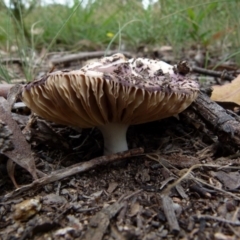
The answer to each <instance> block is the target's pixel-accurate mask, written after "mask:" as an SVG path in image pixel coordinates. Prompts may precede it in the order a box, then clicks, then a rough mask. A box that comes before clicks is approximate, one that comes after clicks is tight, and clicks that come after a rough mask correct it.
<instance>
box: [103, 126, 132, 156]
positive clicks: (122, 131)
mask: <svg viewBox="0 0 240 240" xmlns="http://www.w3.org/2000/svg"><path fill="white" fill-rule="evenodd" d="M128 127H129V125H128V124H122V123H108V124H106V125H103V126H100V127H98V129H99V130H100V131H101V133H102V135H103V139H104V155H109V154H113V153H118V152H123V151H126V150H128V145H127V139H126V134H127V129H128Z"/></svg>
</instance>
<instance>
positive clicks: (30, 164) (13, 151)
mask: <svg viewBox="0 0 240 240" xmlns="http://www.w3.org/2000/svg"><path fill="white" fill-rule="evenodd" d="M0 120H1V123H4V125H2V127H3V128H4V129H6V128H7V129H8V132H9V133H11V137H10V135H8V137H6V136H5V140H4V142H6V143H8V144H11V147H8V148H7V149H1V153H2V154H4V155H5V156H7V157H8V158H10V159H11V160H12V161H14V162H15V163H17V164H18V165H20V166H21V167H23V168H25V169H26V170H27V171H29V173H30V174H31V175H32V177H33V179H37V174H36V166H35V161H34V158H33V156H32V151H31V147H30V145H29V144H28V143H27V142H26V140H25V137H24V135H23V134H22V132H21V130H20V128H19V126H18V125H17V123H16V122H15V121H14V120H13V119H12V115H11V113H10V106H9V104H8V102H7V100H5V99H4V98H3V97H0ZM10 142H11V143H10Z"/></svg>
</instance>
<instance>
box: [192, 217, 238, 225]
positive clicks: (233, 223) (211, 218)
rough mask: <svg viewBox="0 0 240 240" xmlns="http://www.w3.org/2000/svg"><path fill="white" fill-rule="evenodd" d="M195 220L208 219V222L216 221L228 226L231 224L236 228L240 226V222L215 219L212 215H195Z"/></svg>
mask: <svg viewBox="0 0 240 240" xmlns="http://www.w3.org/2000/svg"><path fill="white" fill-rule="evenodd" d="M193 217H194V218H196V219H199V220H200V219H206V220H214V221H218V222H222V223H227V224H231V225H234V226H240V222H239V221H238V222H233V221H231V220H227V219H224V218H220V217H214V216H211V215H201V214H199V215H193Z"/></svg>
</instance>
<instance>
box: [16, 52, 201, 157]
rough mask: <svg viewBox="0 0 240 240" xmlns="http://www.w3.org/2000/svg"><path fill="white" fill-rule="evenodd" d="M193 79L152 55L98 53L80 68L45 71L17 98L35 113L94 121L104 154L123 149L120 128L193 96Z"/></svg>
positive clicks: (175, 109) (83, 123)
mask: <svg viewBox="0 0 240 240" xmlns="http://www.w3.org/2000/svg"><path fill="white" fill-rule="evenodd" d="M198 92H199V85H198V83H197V82H195V81H193V80H191V79H190V78H188V77H186V76H183V75H181V74H179V73H177V72H174V70H173V66H171V65H169V64H167V63H165V62H162V61H156V60H149V59H146V58H137V59H129V60H127V59H126V58H125V57H124V56H123V55H122V54H120V53H119V54H115V55H113V56H111V57H105V58H102V59H101V60H100V61H99V62H94V63H90V64H88V65H86V66H84V67H83V68H81V69H80V70H74V71H56V72H53V73H48V74H47V75H46V76H45V77H43V78H42V79H40V80H35V81H33V82H31V83H28V84H27V85H25V86H24V88H23V90H22V93H21V97H22V100H23V102H24V103H25V104H26V105H27V106H28V107H29V108H30V109H31V110H32V111H33V112H35V113H36V114H37V115H39V116H41V117H43V118H45V119H47V120H51V121H53V122H56V123H60V124H65V125H70V126H77V127H81V128H92V127H98V128H99V129H100V131H101V132H102V135H103V138H104V154H105V155H107V154H111V153H116V152H121V151H125V150H127V149H128V145H127V141H126V132H127V129H128V127H129V125H131V124H141V123H146V122H151V121H155V120H160V119H162V118H167V117H169V116H173V115H176V114H178V113H180V112H181V111H183V110H184V109H186V108H187V107H188V106H189V105H190V104H191V103H192V102H193V101H194V100H195V99H196V97H197V95H198Z"/></svg>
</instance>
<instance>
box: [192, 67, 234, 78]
mask: <svg viewBox="0 0 240 240" xmlns="http://www.w3.org/2000/svg"><path fill="white" fill-rule="evenodd" d="M191 70H192V72H195V73H199V74H203V75H208V76H212V77H218V78H221V79H223V80H229V81H232V80H233V79H234V78H235V77H234V76H233V75H232V74H229V73H228V71H222V72H220V71H214V70H209V69H205V68H200V67H196V66H193V67H191Z"/></svg>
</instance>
